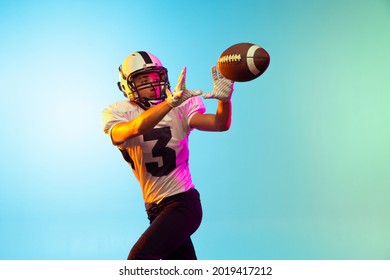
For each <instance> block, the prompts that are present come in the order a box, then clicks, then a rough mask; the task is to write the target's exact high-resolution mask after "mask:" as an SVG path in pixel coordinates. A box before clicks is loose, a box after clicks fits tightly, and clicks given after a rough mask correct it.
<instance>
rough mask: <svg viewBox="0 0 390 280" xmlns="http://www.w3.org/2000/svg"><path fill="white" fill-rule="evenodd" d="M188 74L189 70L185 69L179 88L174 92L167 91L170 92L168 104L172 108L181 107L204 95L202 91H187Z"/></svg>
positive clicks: (178, 84)
mask: <svg viewBox="0 0 390 280" xmlns="http://www.w3.org/2000/svg"><path fill="white" fill-rule="evenodd" d="M186 73H187V68H186V67H184V68H183V70H181V73H180V76H179V79H178V80H177V86H176V88H175V90H174V91H173V92H170V91H169V90H167V92H168V94H167V95H168V98H167V103H168V105H169V106H171V107H172V108H174V107H177V106H180V105H181V104H182V103H183V102H184V101H186V100H187V99H190V98H192V97H195V96H198V95H201V94H202V93H203V91H201V90H188V89H186Z"/></svg>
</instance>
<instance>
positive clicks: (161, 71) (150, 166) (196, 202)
mask: <svg viewBox="0 0 390 280" xmlns="http://www.w3.org/2000/svg"><path fill="white" fill-rule="evenodd" d="M212 79H213V82H214V86H213V90H212V91H211V92H209V93H205V94H203V91H201V90H189V89H187V88H186V68H185V67H184V68H183V70H182V72H181V73H180V76H179V78H178V82H177V85H176V87H175V89H174V90H173V91H171V88H170V83H169V79H168V71H167V69H166V68H165V67H164V66H163V65H162V63H161V62H160V60H159V59H158V58H157V57H156V56H154V55H153V54H151V53H149V52H145V51H138V52H134V53H131V54H130V55H129V56H128V57H126V59H125V60H124V61H123V63H122V64H121V66H120V67H119V82H118V87H119V89H120V91H121V92H122V93H123V94H124V95H125V97H126V98H127V99H126V100H122V101H119V102H116V103H114V104H111V105H110V106H108V107H107V108H106V109H104V110H103V128H104V132H105V133H106V134H108V135H109V136H110V138H111V141H112V143H113V144H114V145H115V146H116V147H117V148H118V149H119V150H120V152H121V153H122V155H123V158H124V159H125V160H126V162H127V163H128V164H129V166H130V167H131V168H132V170H133V173H134V175H135V177H136V178H137V180H138V181H139V183H140V186H141V190H142V195H143V199H144V202H145V207H146V211H147V214H148V219H149V220H150V225H149V227H148V228H147V229H146V230H145V232H144V233H143V234H142V235H141V237H140V238H139V239H138V241H137V242H136V244H135V245H134V246H133V247H132V249H131V250H130V253H129V255H128V259H177V260H178V259H188V260H193V259H197V256H196V253H195V250H194V246H193V243H192V241H191V235H192V234H193V233H194V232H195V231H196V230H197V229H198V227H199V225H200V223H201V220H202V206H201V202H200V196H199V192H198V190H197V189H196V188H195V186H194V184H193V182H192V179H191V173H190V170H189V150H188V137H189V135H190V132H191V131H192V130H193V129H198V130H203V131H226V130H228V129H229V128H230V123H231V114H232V106H231V96H232V93H233V88H234V83H233V81H230V80H228V79H225V78H224V77H222V76H220V75H219V74H218V73H217V70H216V67H215V66H213V67H212ZM202 94H203V98H206V99H207V98H216V99H218V107H217V110H216V112H215V113H214V114H207V113H206V109H205V106H204V104H203V102H202V99H201V98H200V95H202Z"/></svg>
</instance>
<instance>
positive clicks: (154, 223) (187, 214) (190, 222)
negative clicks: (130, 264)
mask: <svg viewBox="0 0 390 280" xmlns="http://www.w3.org/2000/svg"><path fill="white" fill-rule="evenodd" d="M146 212H147V214H148V219H149V220H150V225H149V227H148V228H147V229H146V231H145V232H144V233H143V234H142V235H141V237H140V238H139V239H138V241H137V242H136V243H135V245H134V246H133V248H132V249H131V251H130V253H129V256H128V260H158V259H163V260H196V259H197V257H196V254H195V249H194V246H193V244H192V241H191V238H190V236H191V235H192V234H193V233H194V232H195V231H196V230H197V229H198V227H199V225H200V223H201V220H202V206H201V202H200V198H199V192H198V191H197V190H196V189H190V190H188V191H186V192H184V193H180V194H176V195H173V196H170V197H167V198H165V199H163V200H162V201H161V203H159V204H154V203H153V204H146Z"/></svg>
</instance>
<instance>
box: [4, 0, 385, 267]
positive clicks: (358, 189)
mask: <svg viewBox="0 0 390 280" xmlns="http://www.w3.org/2000/svg"><path fill="white" fill-rule="evenodd" d="M389 30H390V1H385V0H382V1H381V0H373V1H362V0H350V1H348V0H328V1H322V0H321V1H309V0H295V1H287V0H282V1H272V0H259V1H256V0H253V1H251V0H240V1H232V0H230V1H229V0H227V1H209V0H204V1H203V0H198V1H191V2H186V1H181V2H180V1H159V0H151V1H119V0H110V1H92V0H88V1H75V0H66V1H23V0H13V1H11V0H5V1H1V3H0V34H1V37H0V62H1V63H0V79H1V82H0V104H1V110H0V120H1V122H0V131H1V140H0V144H1V145H0V153H1V157H0V167H1V168H0V259H27V260H30V259H125V258H126V257H127V254H128V251H129V249H130V248H131V246H132V244H133V243H134V242H135V241H136V240H137V239H138V237H139V235H140V234H141V233H142V232H143V230H144V229H145V227H146V226H147V219H146V215H145V211H144V208H143V202H142V197H141V192H140V189H139V186H138V183H137V182H136V181H135V179H134V177H133V174H132V172H131V169H130V168H129V167H128V166H127V165H126V163H125V162H124V161H123V160H122V158H121V155H120V153H119V152H118V151H117V150H116V148H114V147H113V146H112V145H111V143H110V140H109V138H108V137H107V136H106V135H104V134H103V131H102V126H101V122H100V119H101V111H102V109H103V108H104V107H106V106H107V105H109V104H111V103H113V102H115V101H118V100H121V99H123V96H122V95H121V93H120V92H119V91H118V90H117V87H116V82H117V79H118V72H117V69H118V66H119V64H120V63H121V62H122V61H123V59H124V58H125V57H126V56H127V55H128V54H129V53H131V52H133V51H137V50H147V51H149V52H152V53H153V54H155V55H156V56H157V57H159V58H160V59H161V61H162V62H163V63H164V64H165V66H166V67H167V68H168V69H169V75H170V80H171V82H172V84H173V85H175V83H176V80H177V77H178V75H179V72H180V70H181V68H182V67H183V66H187V87H188V88H190V89H203V90H204V91H210V90H211V89H212V81H211V71H210V68H211V66H212V65H214V64H215V63H216V60H217V58H218V56H219V55H220V53H221V52H222V51H223V50H224V49H226V48H227V47H229V46H230V45H232V44H235V43H238V42H252V43H256V44H258V45H260V46H263V47H264V48H265V49H266V50H267V51H268V52H269V53H270V56H271V64H270V67H269V68H268V70H267V71H266V72H265V73H264V74H263V75H262V76H261V77H260V78H258V79H256V80H254V81H251V82H247V83H236V84H235V92H234V95H233V107H234V112H233V122H232V127H231V129H230V130H229V131H228V132H225V133H207V132H199V131H194V132H193V133H192V135H191V138H190V148H191V151H192V152H191V161H190V164H191V168H192V174H193V180H194V182H195V184H196V186H197V188H198V189H199V191H200V192H201V196H202V202H203V207H204V219H203V223H202V225H201V227H200V228H199V230H198V231H197V232H196V233H195V234H194V236H193V240H194V243H195V246H196V248H197V253H198V257H199V258H200V259H206V260H213V259H390V238H389V236H390V219H389V214H390V189H389V187H390V172H389V167H390V147H389V143H390V129H389V123H390V110H389V108H390V96H389V95H390V82H389V74H390V55H389V50H390V36H389V35H390V33H389ZM205 104H206V107H207V111H208V112H214V110H215V108H216V101H214V100H207V101H205Z"/></svg>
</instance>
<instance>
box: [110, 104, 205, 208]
mask: <svg viewBox="0 0 390 280" xmlns="http://www.w3.org/2000/svg"><path fill="white" fill-rule="evenodd" d="M143 111H144V110H143V109H141V108H140V107H139V106H138V105H136V104H133V103H131V102H130V101H127V100H125V101H119V102H116V103H114V104H112V105H110V106H109V107H107V108H106V109H104V111H103V129H104V132H105V133H107V134H109V135H111V129H112V127H113V126H114V125H115V124H117V123H120V122H128V121H130V120H133V119H135V118H136V117H137V116H138V115H140V114H141V113H142V112H143ZM197 112H198V113H204V112H205V107H204V104H203V102H202V100H201V98H200V97H194V98H190V99H188V100H187V101H186V102H184V103H183V104H182V105H181V106H179V107H176V108H173V109H172V110H171V111H170V112H169V113H168V114H167V115H166V116H165V117H164V118H163V119H162V120H161V121H160V122H159V123H158V124H157V125H156V126H155V127H154V128H153V129H152V130H151V131H150V132H148V133H146V134H144V135H140V136H137V137H134V138H132V139H129V140H127V141H125V142H124V143H122V144H121V145H119V146H118V148H119V149H120V150H121V152H122V154H123V156H124V158H125V160H126V161H127V162H128V163H129V165H130V166H131V167H132V169H133V172H134V175H135V176H136V178H137V179H138V181H139V183H140V185H141V189H142V195H143V198H144V201H145V202H146V203H159V202H160V201H161V200H162V199H163V198H165V197H168V196H171V195H174V194H177V193H181V192H184V191H187V190H189V189H191V188H194V185H193V183H192V179H191V174H190V170H189V166H188V164H189V162H188V161H189V150H188V136H189V134H190V132H191V128H190V126H189V123H190V119H191V117H192V116H193V115H194V114H195V113H197Z"/></svg>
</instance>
